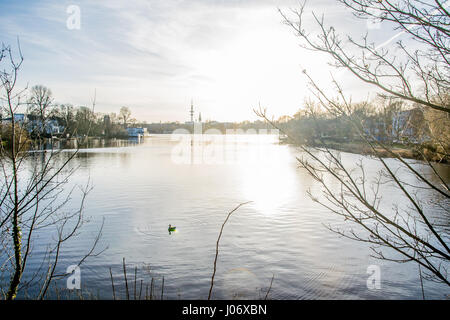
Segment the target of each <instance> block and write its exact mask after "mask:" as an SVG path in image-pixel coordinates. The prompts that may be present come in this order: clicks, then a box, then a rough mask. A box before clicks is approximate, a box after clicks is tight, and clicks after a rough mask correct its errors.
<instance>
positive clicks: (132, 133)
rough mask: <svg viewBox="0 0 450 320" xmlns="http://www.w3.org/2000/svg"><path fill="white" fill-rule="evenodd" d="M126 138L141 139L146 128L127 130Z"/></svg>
mask: <svg viewBox="0 0 450 320" xmlns="http://www.w3.org/2000/svg"><path fill="white" fill-rule="evenodd" d="M127 132H128V136H129V137H132V138H142V137H144V135H145V133H146V132H147V128H127Z"/></svg>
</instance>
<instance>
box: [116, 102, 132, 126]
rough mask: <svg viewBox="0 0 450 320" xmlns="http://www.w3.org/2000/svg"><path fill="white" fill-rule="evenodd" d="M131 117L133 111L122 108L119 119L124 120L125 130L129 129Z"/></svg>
mask: <svg viewBox="0 0 450 320" xmlns="http://www.w3.org/2000/svg"><path fill="white" fill-rule="evenodd" d="M130 117H131V110H130V108H128V107H122V108H120V112H119V119H120V120H122V122H123V126H124V128H126V127H127V124H128V122H129V120H130Z"/></svg>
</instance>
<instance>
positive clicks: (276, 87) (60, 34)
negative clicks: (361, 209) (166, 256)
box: [0, 0, 395, 122]
mask: <svg viewBox="0 0 450 320" xmlns="http://www.w3.org/2000/svg"><path fill="white" fill-rule="evenodd" d="M73 6H75V11H73V10H74V9H73V8H74V7H73ZM298 7H299V2H298V1H295V0H147V1H144V0H126V1H119V0H105V1H100V0H96V1H92V0H90V1H61V0H47V1H45V0H44V1H4V0H0V41H1V42H3V43H4V44H9V45H11V46H12V47H13V48H17V45H16V43H17V38H19V41H20V47H21V50H22V53H23V56H24V59H25V60H24V64H23V66H22V69H21V72H20V78H19V85H21V86H26V85H28V86H33V85H36V84H42V85H45V86H47V87H49V88H50V89H51V90H52V92H53V96H54V98H55V102H57V103H70V104H73V105H75V106H79V105H90V103H91V101H92V99H93V96H94V92H95V94H96V111H97V112H105V113H109V112H116V113H118V112H119V109H120V107H121V106H128V107H129V108H130V109H131V111H132V116H133V117H134V118H136V119H138V120H142V121H147V122H159V121H163V122H166V121H180V122H184V121H188V120H189V108H190V103H191V99H192V100H193V102H194V108H195V111H196V116H197V115H198V112H201V114H202V119H203V120H217V121H243V120H255V119H257V117H256V115H255V114H254V112H253V109H254V108H255V107H257V106H258V105H259V104H260V105H262V106H264V107H266V108H267V110H268V113H269V114H271V115H273V116H274V117H279V116H282V115H293V114H294V113H295V112H296V111H298V110H299V109H300V108H302V105H303V102H304V100H305V99H307V98H308V97H310V96H312V94H311V92H310V91H309V89H308V86H307V81H306V79H305V76H304V75H303V74H302V70H303V69H306V70H307V71H308V72H310V73H311V74H312V75H313V76H314V78H315V79H317V80H318V81H319V82H320V83H323V85H324V86H327V85H329V82H330V76H331V75H334V76H335V77H337V79H338V80H343V82H344V89H345V90H346V92H347V93H348V94H349V95H351V96H352V97H353V99H356V100H357V99H365V98H367V96H368V94H369V93H370V92H372V91H371V90H370V88H367V87H366V86H364V85H362V84H361V83H360V82H358V81H356V79H354V78H353V77H352V76H351V75H349V74H348V73H346V72H336V71H335V70H333V69H331V68H330V67H329V65H327V61H328V57H327V56H326V55H324V54H320V53H317V52H311V51H308V50H305V49H303V48H301V47H300V46H299V39H298V38H297V37H296V36H295V34H294V32H293V31H292V29H290V28H289V27H288V26H286V25H285V24H283V18H282V17H281V15H280V13H279V12H278V8H279V9H281V10H283V11H284V12H288V10H289V9H290V8H294V9H295V8H298ZM306 8H307V10H306V15H307V19H306V22H305V23H306V24H307V26H309V25H310V26H311V30H312V32H314V30H315V29H314V28H317V27H316V26H315V25H314V24H313V23H312V16H311V12H313V11H314V12H315V13H316V14H324V17H325V20H326V21H327V23H329V24H330V25H333V27H334V28H335V29H336V30H339V31H340V32H342V33H345V34H353V35H355V36H359V37H361V36H362V35H363V34H364V33H365V32H370V34H371V37H372V39H373V41H374V42H375V43H376V44H377V43H383V42H385V41H386V40H388V39H389V38H390V37H391V36H392V35H394V34H395V32H394V31H393V30H391V29H390V28H389V26H385V25H381V26H375V27H373V26H371V25H369V24H368V22H367V21H362V20H360V19H357V18H355V17H353V16H352V15H351V13H349V12H348V10H347V9H345V8H344V7H343V6H342V5H340V4H339V3H338V2H337V1H335V0H315V1H309V2H308V3H307V7H306ZM76 10H78V11H79V18H80V19H79V20H77V19H76ZM74 14H75V15H74ZM74 17H75V18H74ZM76 21H80V24H79V28H77V25H76ZM370 94H371V93H370Z"/></svg>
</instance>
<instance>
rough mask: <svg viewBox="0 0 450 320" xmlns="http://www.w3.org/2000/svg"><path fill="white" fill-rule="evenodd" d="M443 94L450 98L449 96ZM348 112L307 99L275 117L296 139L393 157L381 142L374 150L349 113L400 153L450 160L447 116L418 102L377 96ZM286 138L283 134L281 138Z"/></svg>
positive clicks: (368, 133) (304, 142) (394, 150)
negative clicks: (289, 112)
mask: <svg viewBox="0 0 450 320" xmlns="http://www.w3.org/2000/svg"><path fill="white" fill-rule="evenodd" d="M446 99H450V98H449V97H447V98H446ZM349 107H350V109H349V110H348V112H347V113H346V114H343V113H340V114H339V113H338V114H336V113H335V112H333V110H331V109H327V108H323V107H321V105H320V103H317V102H313V101H306V102H305V107H304V108H303V109H302V110H300V111H299V112H297V113H296V114H295V115H294V116H292V117H289V116H284V117H281V118H279V119H278V121H276V123H277V125H278V126H279V127H280V128H282V129H283V130H284V131H285V132H286V133H287V134H288V135H289V136H290V137H292V138H294V139H295V141H297V142H299V143H302V144H305V145H308V146H312V147H328V148H331V149H336V150H341V151H346V152H352V153H359V154H370V155H374V154H375V152H376V153H377V154H379V155H381V156H383V157H391V154H390V152H388V151H386V150H384V148H381V147H376V148H375V150H373V149H372V148H371V147H370V146H369V145H367V143H366V142H365V141H364V139H363V138H361V136H360V131H359V129H358V128H355V127H354V126H351V125H349V119H352V118H353V119H358V121H359V122H360V123H361V126H362V131H363V134H364V135H366V136H370V137H371V138H372V139H374V140H376V141H378V142H381V143H383V144H384V145H385V146H389V149H390V151H391V152H393V153H395V154H398V155H400V156H401V157H403V158H414V159H420V160H423V158H424V157H425V158H426V159H427V160H428V161H434V162H440V163H448V162H449V160H450V158H449V156H448V150H450V117H448V116H447V115H444V116H442V115H440V112H439V111H437V110H433V109H430V108H423V107H421V106H420V105H414V104H413V105H412V106H408V105H407V104H406V103H404V102H402V101H398V100H395V99H376V100H375V101H372V102H362V103H355V104H352V105H351V106H349ZM285 141H286V139H285Z"/></svg>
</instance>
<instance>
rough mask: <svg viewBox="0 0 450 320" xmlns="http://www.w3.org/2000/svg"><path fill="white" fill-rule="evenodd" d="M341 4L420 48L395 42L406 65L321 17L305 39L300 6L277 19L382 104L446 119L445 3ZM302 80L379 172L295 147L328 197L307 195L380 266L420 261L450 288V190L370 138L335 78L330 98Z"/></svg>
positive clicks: (323, 150)
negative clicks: (388, 191)
mask: <svg viewBox="0 0 450 320" xmlns="http://www.w3.org/2000/svg"><path fill="white" fill-rule="evenodd" d="M340 2H341V3H343V4H344V5H345V6H346V7H347V8H349V9H350V10H351V11H352V12H353V13H354V14H355V15H356V16H357V17H359V18H363V19H377V20H379V21H389V22H390V23H392V24H393V25H394V30H400V32H403V33H404V34H406V35H408V36H409V38H410V39H409V40H410V41H416V43H420V45H417V46H406V45H404V43H403V42H402V41H398V42H397V50H399V51H400V52H401V53H402V54H403V57H402V58H400V57H398V52H396V54H393V53H392V46H389V48H386V47H384V46H383V45H379V46H375V45H374V44H372V43H371V42H370V41H369V40H368V39H369V35H368V34H366V35H363V36H362V39H361V40H355V39H353V38H351V37H350V36H346V37H342V36H341V35H339V34H338V32H337V31H336V30H335V29H334V27H332V26H327V25H326V23H325V19H324V17H323V16H322V17H320V18H319V16H318V15H317V14H315V13H312V17H313V20H314V22H315V25H316V26H317V28H316V29H315V31H317V30H318V32H315V33H310V32H308V31H307V30H305V26H304V16H305V13H304V12H305V5H304V4H303V5H302V6H301V7H300V9H299V10H292V11H291V12H290V13H286V12H283V11H281V10H280V13H281V15H282V16H283V18H284V21H285V23H286V24H287V25H288V26H290V27H291V28H292V29H293V30H294V31H295V34H296V35H297V36H298V37H299V38H300V39H301V45H302V46H303V47H304V48H306V49H309V50H313V51H317V52H322V53H325V54H327V55H329V56H330V57H331V58H332V61H333V64H332V66H333V67H335V68H337V69H345V70H348V71H350V72H351V73H352V74H353V75H354V76H355V77H356V78H357V79H359V80H361V81H363V82H365V83H368V84H370V85H372V86H373V87H374V89H375V90H377V91H378V92H379V95H380V97H381V98H384V99H391V100H392V99H394V100H396V101H400V102H403V103H405V104H412V103H414V104H415V105H416V106H420V107H421V108H424V109H425V110H433V112H436V113H438V114H441V116H442V117H448V114H449V112H450V105H449V104H448V96H449V80H448V75H449V64H448V54H449V39H450V38H449V31H450V29H449V28H448V26H449V25H450V16H449V13H448V11H447V9H446V6H444V5H443V4H442V3H440V2H439V1H434V2H433V3H431V2H430V3H425V2H422V1H406V0H403V1H395V2H394V1H389V0H387V1H378V0H361V1H357V0H355V1H351V0H341V1H340ZM395 37H396V36H394V37H392V38H391V39H393V38H395ZM414 48H416V49H414ZM304 73H305V75H306V77H307V79H308V81H309V85H310V89H311V92H312V94H313V95H314V96H315V98H316V101H317V102H318V103H320V105H321V107H322V108H323V109H324V110H326V111H327V112H328V113H330V114H333V115H335V116H336V117H340V118H341V119H345V120H346V121H347V123H348V125H349V126H351V127H352V128H354V130H355V132H357V134H358V135H359V137H360V139H361V141H362V142H363V143H364V144H365V145H366V146H368V147H370V149H371V150H372V154H374V157H375V159H377V160H378V162H379V163H380V165H381V168H382V169H381V170H380V171H379V172H378V173H377V175H376V177H375V178H373V179H371V180H369V178H368V173H367V170H366V168H365V163H364V161H363V160H361V161H360V162H359V163H357V164H356V168H355V164H353V163H352V164H348V163H345V162H344V161H343V160H342V158H341V156H340V153H339V152H337V151H335V150H332V149H331V148H329V147H327V144H326V142H324V141H322V143H321V147H320V148H315V147H311V146H306V145H304V144H301V143H299V142H298V141H293V142H294V143H296V144H298V145H299V147H300V149H301V151H302V156H299V157H298V158H297V160H298V162H299V164H300V165H301V167H302V168H304V169H305V170H306V171H307V172H308V173H309V174H310V175H311V176H312V177H313V178H314V179H315V180H316V181H318V182H319V183H320V185H321V186H322V188H323V194H322V195H320V196H319V195H315V194H312V193H309V195H310V196H311V198H312V199H313V200H315V201H317V202H318V203H320V204H321V205H323V206H325V207H326V208H328V209H329V210H330V211H331V212H334V213H335V214H337V215H340V216H342V217H343V219H344V220H345V221H349V222H352V223H353V224H351V225H350V227H351V228H350V229H349V230H342V229H339V228H336V227H333V226H328V227H329V228H330V230H332V231H335V232H337V233H339V234H340V235H343V236H345V237H348V238H351V239H354V240H358V241H363V242H366V243H368V244H370V247H371V250H372V252H373V254H372V256H374V257H376V258H379V259H384V260H389V261H396V262H409V261H414V262H416V263H418V264H419V268H421V269H423V270H425V276H426V278H427V279H429V280H433V281H437V282H441V283H445V284H447V285H450V282H449V279H448V273H447V271H448V263H449V260H450V249H449V244H448V239H449V234H448V230H449V229H448V219H449V217H450V210H449V206H448V203H449V200H450V192H449V185H448V182H447V181H446V180H445V178H444V177H443V176H442V175H440V174H439V171H438V170H437V169H436V166H435V165H434V164H433V163H431V162H430V161H429V160H428V158H427V157H425V155H424V157H423V160H424V161H423V162H421V163H420V164H419V166H418V165H417V164H416V163H414V162H411V161H407V160H405V159H403V158H402V157H401V156H400V155H399V154H397V153H396V152H393V149H392V147H391V145H390V144H389V143H384V142H382V141H380V140H379V139H376V137H374V136H373V135H371V134H370V132H369V131H368V130H366V128H365V127H364V124H365V123H364V119H363V118H361V117H360V116H358V112H354V111H355V107H356V104H355V103H353V102H352V101H351V98H349V97H348V96H347V95H346V94H345V93H344V92H343V88H342V85H341V84H340V83H339V82H338V81H336V80H335V78H334V77H333V78H332V80H331V82H332V85H333V87H334V90H333V92H334V93H333V98H331V97H330V96H329V94H328V93H327V92H325V90H324V89H323V88H322V87H320V86H319V85H318V84H317V82H316V81H315V80H314V79H313V76H311V75H310V74H309V73H308V72H307V71H306V70H305V71H304ZM255 111H256V113H257V114H258V115H259V116H261V117H263V118H264V119H265V120H266V121H268V122H270V123H271V124H272V125H273V126H275V127H277V128H279V129H280V130H282V128H280V126H279V125H278V124H277V123H275V122H274V121H272V120H270V118H269V117H268V116H267V114H266V111H265V109H262V108H261V107H260V108H259V110H255ZM310 114H311V116H312V117H315V116H316V115H317V113H316V112H315V111H314V110H310ZM430 125H431V126H432V125H433V124H430ZM447 130H448V128H447ZM282 131H283V130H282ZM447 132H448V131H447ZM319 138H320V137H319ZM437 138H438V139H439V138H442V137H437ZM291 140H292V137H291ZM439 141H440V143H441V145H442V150H441V152H442V153H443V156H446V157H447V159H448V154H449V153H448V141H442V140H441V139H440V140H439ZM386 153H387V154H388V155H389V157H392V158H394V159H395V162H394V163H392V162H390V161H386V159H385V158H384V154H386ZM424 164H425V165H427V166H428V172H425V171H424V170H421V169H420V165H422V166H423V165H424ZM410 177H413V178H415V183H411V179H408V178H410ZM387 187H393V188H396V190H397V191H396V192H397V194H398V198H399V199H404V201H405V203H406V205H404V206H401V205H397V206H394V207H393V208H389V207H386V206H385V205H383V204H384V203H385V199H383V197H382V196H381V189H383V188H387ZM425 191H426V192H427V193H428V194H429V195H430V196H431V197H432V199H433V200H432V201H431V202H427V201H426V199H424V198H423V197H421V194H422V193H423V192H425ZM433 211H434V212H439V216H440V217H438V218H437V217H436V216H435V215H434V216H433V214H432V212H433ZM394 253H396V254H394Z"/></svg>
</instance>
